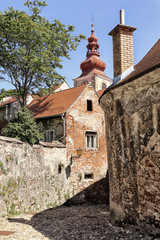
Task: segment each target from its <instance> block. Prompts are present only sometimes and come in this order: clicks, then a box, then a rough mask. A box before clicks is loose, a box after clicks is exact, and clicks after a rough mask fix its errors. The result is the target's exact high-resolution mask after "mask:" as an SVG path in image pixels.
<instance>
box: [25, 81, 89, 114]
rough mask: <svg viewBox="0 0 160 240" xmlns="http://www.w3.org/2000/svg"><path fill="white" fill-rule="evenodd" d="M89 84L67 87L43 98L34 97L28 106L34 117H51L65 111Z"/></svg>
mask: <svg viewBox="0 0 160 240" xmlns="http://www.w3.org/2000/svg"><path fill="white" fill-rule="evenodd" d="M86 87H87V85H82V86H80V87H74V88H70V89H66V90H63V91H60V92H57V93H54V94H50V95H47V96H45V97H42V98H36V99H34V100H33V101H32V102H31V103H30V104H29V106H28V109H29V110H31V111H33V113H34V115H33V116H34V118H44V117H51V116H54V115H59V114H62V113H65V112H66V111H67V110H68V108H69V107H71V106H72V105H73V103H74V102H75V101H76V100H77V98H78V97H79V96H80V95H81V93H82V92H83V91H84V89H85V88H86Z"/></svg>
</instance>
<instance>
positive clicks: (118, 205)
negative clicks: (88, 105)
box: [101, 68, 160, 234]
mask: <svg viewBox="0 0 160 240" xmlns="http://www.w3.org/2000/svg"><path fill="white" fill-rule="evenodd" d="M159 89H160V69H159V68H158V69H155V70H152V71H151V72H149V73H147V74H145V75H143V76H141V77H140V78H138V79H135V80H134V81H132V82H129V83H126V84H124V85H122V86H119V87H117V88H115V89H112V90H110V91H108V92H107V93H106V94H105V95H104V96H103V97H102V99H101V106H102V108H103V109H104V111H105V117H106V133H107V146H108V163H109V182H110V211H111V221H112V223H115V224H116V223H118V224H119V223H125V222H131V223H133V222H136V223H138V224H140V226H143V227H144V228H145V229H146V230H148V231H149V232H151V233H153V234H158V233H159V229H160V184H159V183H160V91H159Z"/></svg>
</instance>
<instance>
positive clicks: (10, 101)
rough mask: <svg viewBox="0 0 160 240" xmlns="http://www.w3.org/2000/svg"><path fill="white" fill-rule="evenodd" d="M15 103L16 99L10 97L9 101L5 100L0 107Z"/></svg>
mask: <svg viewBox="0 0 160 240" xmlns="http://www.w3.org/2000/svg"><path fill="white" fill-rule="evenodd" d="M15 101H17V98H14V97H11V98H10V99H8V100H6V101H5V102H2V103H0V107H3V106H5V105H8V104H11V103H13V102H15Z"/></svg>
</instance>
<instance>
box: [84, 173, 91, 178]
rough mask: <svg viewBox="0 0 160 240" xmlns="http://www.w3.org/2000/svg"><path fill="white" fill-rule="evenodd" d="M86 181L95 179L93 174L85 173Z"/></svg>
mask: <svg viewBox="0 0 160 240" xmlns="http://www.w3.org/2000/svg"><path fill="white" fill-rule="evenodd" d="M84 179H93V173H85V174H84Z"/></svg>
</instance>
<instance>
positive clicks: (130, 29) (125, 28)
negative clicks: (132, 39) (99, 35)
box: [108, 24, 137, 36]
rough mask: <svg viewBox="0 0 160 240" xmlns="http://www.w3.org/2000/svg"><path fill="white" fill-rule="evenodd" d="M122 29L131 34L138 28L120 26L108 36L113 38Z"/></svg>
mask: <svg viewBox="0 0 160 240" xmlns="http://www.w3.org/2000/svg"><path fill="white" fill-rule="evenodd" d="M120 29H123V30H129V31H130V32H131V33H132V32H134V31H135V30H136V29H137V28H136V27H131V26H128V25H123V24H118V25H117V26H116V27H115V28H113V29H112V31H110V32H109V33H108V35H110V36H113V35H114V34H115V33H117V32H118V31H119V30H120Z"/></svg>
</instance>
